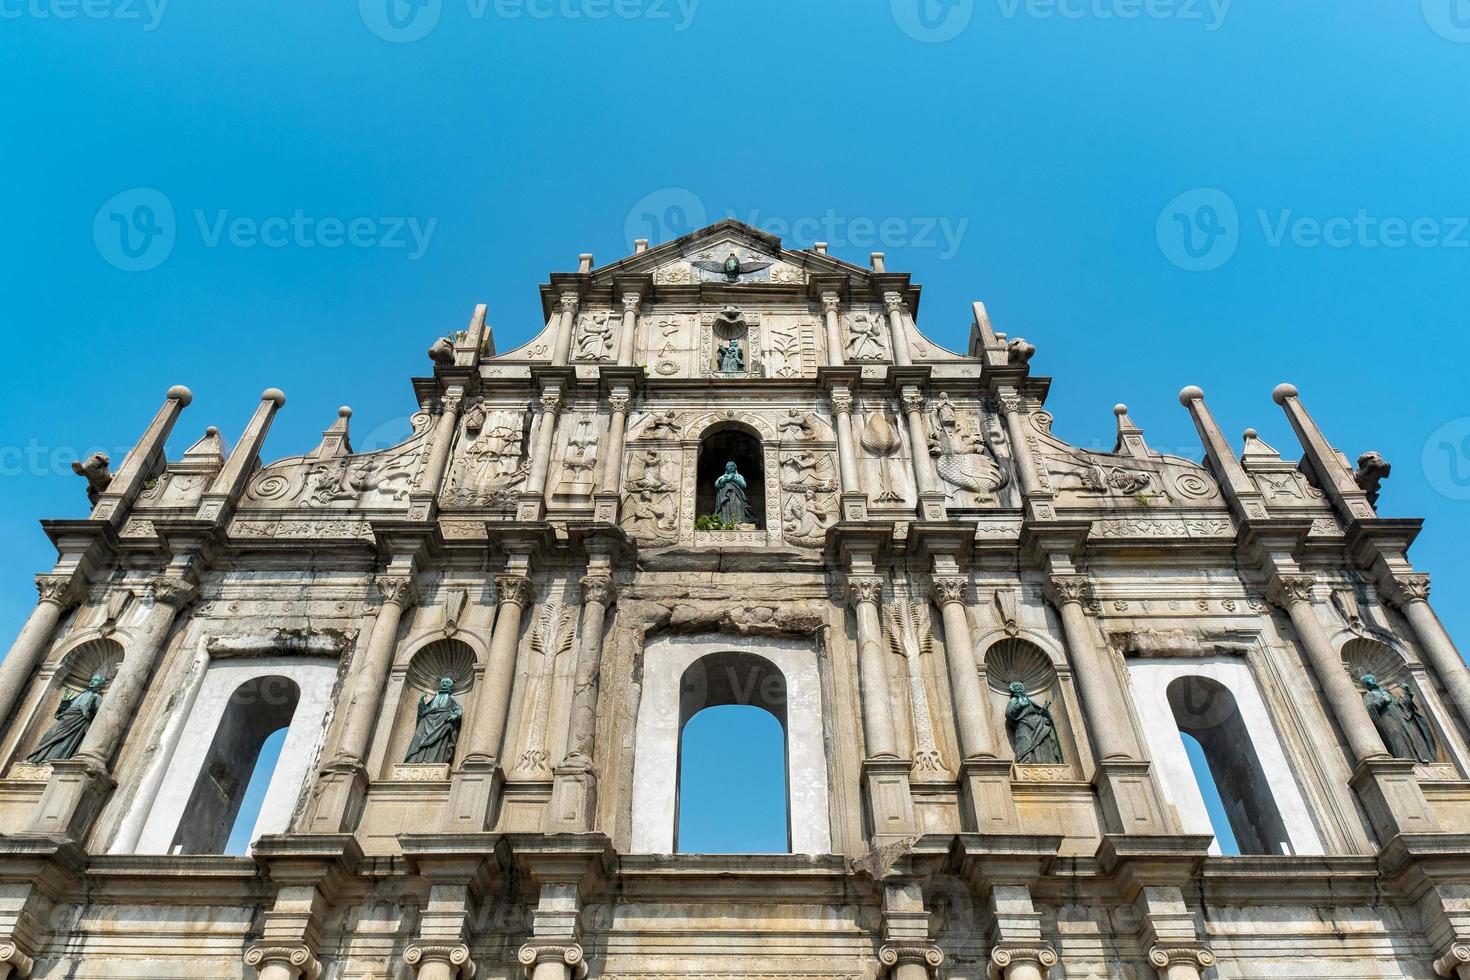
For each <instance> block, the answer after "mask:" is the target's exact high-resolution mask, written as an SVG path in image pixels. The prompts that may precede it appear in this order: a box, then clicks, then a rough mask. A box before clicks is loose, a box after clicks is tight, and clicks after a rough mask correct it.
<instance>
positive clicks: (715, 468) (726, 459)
mask: <svg viewBox="0 0 1470 980" xmlns="http://www.w3.org/2000/svg"><path fill="white" fill-rule="evenodd" d="M727 463H734V464H735V466H736V468H737V469H738V470H739V471H740V475H741V476H743V477H744V478H745V492H746V497H747V501H748V503H749V506H750V514H751V523H753V524H754V525H755V526H756V527H758V528H764V527H765V526H766V507H767V501H766V460H765V453H764V451H763V448H762V445H761V437H760V435H759V434H758V433H757V432H756V430H755V429H754V427H752V426H750V425H747V424H745V423H742V422H734V421H726V422H717V423H715V424H714V425H712V426H710V427H709V428H707V429H705V430H704V431H703V432H702V433H701V434H700V437H699V461H698V463H697V465H696V468H695V483H694V508H695V516H696V517H702V516H704V515H706V514H713V513H714V512H715V481H716V480H717V479H719V478H720V476H721V475H723V474H724V472H725V465H726V464H727Z"/></svg>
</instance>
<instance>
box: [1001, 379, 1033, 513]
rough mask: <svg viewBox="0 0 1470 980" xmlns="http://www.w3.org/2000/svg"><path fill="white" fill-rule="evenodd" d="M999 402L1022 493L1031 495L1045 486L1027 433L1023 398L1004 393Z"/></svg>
mask: <svg viewBox="0 0 1470 980" xmlns="http://www.w3.org/2000/svg"><path fill="white" fill-rule="evenodd" d="M999 404H1000V413H1001V415H1002V416H1004V418H1005V420H1006V437H1007V438H1008V439H1009V440H1010V443H1011V459H1012V461H1013V462H1014V463H1015V466H1016V474H1017V476H1018V477H1019V479H1020V483H1021V493H1022V494H1024V495H1026V496H1030V495H1031V494H1033V493H1036V492H1038V491H1040V490H1042V489H1043V487H1042V484H1041V476H1040V474H1039V473H1038V471H1037V469H1036V459H1035V458H1034V457H1033V456H1032V455H1031V443H1030V440H1029V439H1028V438H1027V434H1026V415H1025V413H1024V412H1022V411H1021V398H1020V396H1019V395H1015V394H1002V395H1001V396H1000V399H999Z"/></svg>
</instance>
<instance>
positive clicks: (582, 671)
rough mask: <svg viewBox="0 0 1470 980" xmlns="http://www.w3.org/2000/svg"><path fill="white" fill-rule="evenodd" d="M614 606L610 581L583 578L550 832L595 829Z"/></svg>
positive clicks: (600, 574) (596, 576)
mask: <svg viewBox="0 0 1470 980" xmlns="http://www.w3.org/2000/svg"><path fill="white" fill-rule="evenodd" d="M612 601H613V581H612V576H611V575H608V574H605V573H604V572H600V571H598V572H592V573H590V574H588V575H585V576H583V578H582V622H581V625H580V627H579V628H578V634H577V668H576V674H575V675H574V677H573V681H572V711H571V721H570V723H569V725H568V729H567V754H566V758H564V759H563V760H562V762H561V765H559V766H557V767H556V771H555V774H554V780H553V782H552V788H551V811H550V812H551V823H552V831H553V832H559V833H581V832H584V831H588V830H591V829H592V811H593V806H594V804H595V801H596V796H595V793H596V785H597V784H596V771H595V769H594V768H593V764H594V762H595V760H596V755H597V752H596V750H597V746H596V740H597V692H598V675H599V672H600V671H601V670H602V631H603V627H604V625H605V624H606V621H607V608H608V606H609V605H610V604H611V603H612Z"/></svg>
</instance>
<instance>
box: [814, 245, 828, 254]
mask: <svg viewBox="0 0 1470 980" xmlns="http://www.w3.org/2000/svg"><path fill="white" fill-rule="evenodd" d="M812 251H813V252H816V253H817V254H818V255H826V254H827V243H826V242H813V243H812Z"/></svg>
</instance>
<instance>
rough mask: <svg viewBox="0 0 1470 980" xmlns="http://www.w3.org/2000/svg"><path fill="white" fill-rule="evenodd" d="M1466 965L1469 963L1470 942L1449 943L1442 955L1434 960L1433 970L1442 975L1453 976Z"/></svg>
mask: <svg viewBox="0 0 1470 980" xmlns="http://www.w3.org/2000/svg"><path fill="white" fill-rule="evenodd" d="M1466 965H1470V944H1467V943H1451V944H1450V948H1449V949H1447V950H1445V952H1444V955H1442V956H1440V957H1439V958H1438V959H1436V960H1435V961H1434V972H1435V973H1436V974H1438V975H1439V976H1442V977H1453V976H1456V971H1457V970H1459V969H1460V968H1461V967H1462V966H1466Z"/></svg>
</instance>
